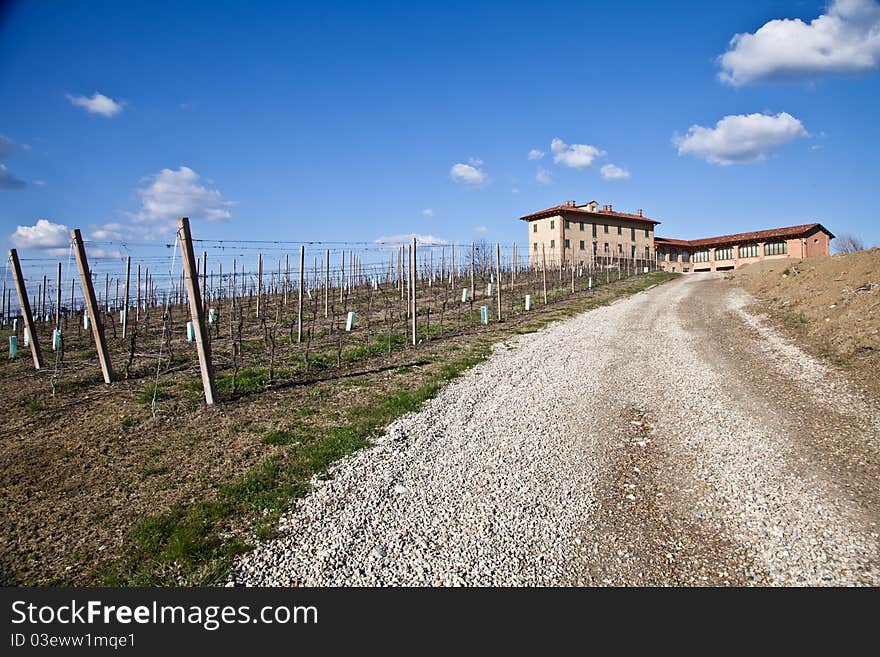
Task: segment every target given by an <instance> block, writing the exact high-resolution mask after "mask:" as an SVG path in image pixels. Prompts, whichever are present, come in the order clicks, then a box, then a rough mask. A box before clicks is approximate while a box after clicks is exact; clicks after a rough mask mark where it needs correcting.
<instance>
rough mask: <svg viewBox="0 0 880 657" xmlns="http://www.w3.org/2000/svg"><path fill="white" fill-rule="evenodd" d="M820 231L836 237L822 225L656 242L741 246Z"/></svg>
mask: <svg viewBox="0 0 880 657" xmlns="http://www.w3.org/2000/svg"><path fill="white" fill-rule="evenodd" d="M816 229H819V230H822V231H824V232H826V233H828V234H829V235H830V236H831V237H834V235H833V234H832V233H831V231H830V230H828V229H827V228H825V227H824V226H823V225H822V224H816V223H814V224H801V225H799V226H786V227H784V228H771V229H769V230H755V231H752V232H750V233H736V234H734V235H721V236H719V237H704V238H701V239H698V240H676V239H670V238H667V237H656V238H654V241H655V242H656V243H659V244H664V243H665V244H671V245H674V246H690V247H699V246H716V245H724V244H739V243H742V242H757V241H761V240H768V239H774V238H780V237H785V238H792V237H801V236H802V235H806V234H807V233H811V232H813V231H814V230H816Z"/></svg>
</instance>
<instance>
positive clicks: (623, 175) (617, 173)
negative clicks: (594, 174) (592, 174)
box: [599, 164, 630, 180]
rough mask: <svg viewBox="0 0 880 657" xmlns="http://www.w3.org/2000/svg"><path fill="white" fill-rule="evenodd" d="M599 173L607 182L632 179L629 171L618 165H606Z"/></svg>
mask: <svg viewBox="0 0 880 657" xmlns="http://www.w3.org/2000/svg"><path fill="white" fill-rule="evenodd" d="M599 173H600V174H601V175H602V177H603V178H604V179H605V180H626V179H627V178H629V177H630V174H629V171H627V170H626V169H624V168H623V167H619V166H617V165H616V164H606V165H605V166H603V167H602V168H601V169H599Z"/></svg>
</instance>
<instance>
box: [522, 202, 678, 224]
mask: <svg viewBox="0 0 880 657" xmlns="http://www.w3.org/2000/svg"><path fill="white" fill-rule="evenodd" d="M562 213H565V214H576V215H582V216H583V215H589V216H591V217H595V216H600V217H611V218H615V219H628V220H630V221H641V222H644V223H646V224H659V223H660V222H659V221H655V220H654V219H649V218H648V217H643V216H641V215H638V214H630V213H629V212H612V211H610V210H596V211H595V212H591V211H590V210H587V209H586V208H579V207H577V206H571V205H554V206H553V207H552V208H547V209H546V210H539V211H538V212H533V213H532V214H527V215H524V216H522V217H520V219H522V220H523V221H531V220H532V219H540V218H541V217H549V216H553V215H555V214H562Z"/></svg>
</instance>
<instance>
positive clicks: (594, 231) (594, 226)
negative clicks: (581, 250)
mask: <svg viewBox="0 0 880 657" xmlns="http://www.w3.org/2000/svg"><path fill="white" fill-rule="evenodd" d="M593 237H596V224H593Z"/></svg>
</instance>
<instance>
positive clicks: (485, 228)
mask: <svg viewBox="0 0 880 657" xmlns="http://www.w3.org/2000/svg"><path fill="white" fill-rule="evenodd" d="M474 230H475V231H476V232H478V233H481V234H483V235H485V234H486V233H488V232H489V227H488V226H477V227H476V228H474Z"/></svg>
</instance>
